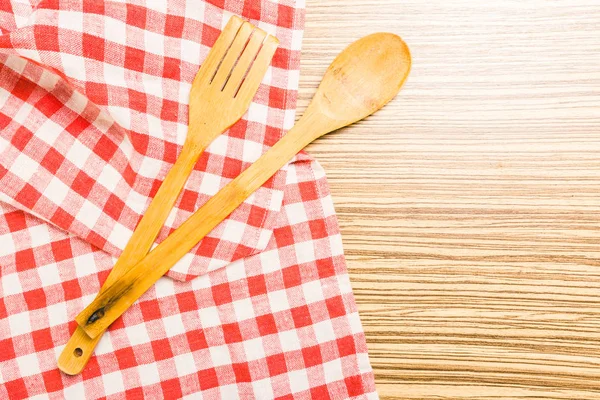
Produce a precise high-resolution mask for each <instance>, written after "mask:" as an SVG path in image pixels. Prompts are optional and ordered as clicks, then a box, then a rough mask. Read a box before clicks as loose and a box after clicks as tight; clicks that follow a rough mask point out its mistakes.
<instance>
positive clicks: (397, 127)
mask: <svg viewBox="0 0 600 400" xmlns="http://www.w3.org/2000/svg"><path fill="white" fill-rule="evenodd" d="M376 31H390V32H394V33H397V34H399V35H400V36H402V37H403V39H404V40H405V41H406V42H407V43H408V45H409V47H410V48H411V51H412V56H413V69H412V73H411V75H410V77H409V79H408V82H407V83H406V85H405V86H404V89H403V90H402V91H401V92H400V95H399V96H398V97H397V98H396V99H395V100H394V101H393V102H392V103H390V104H389V105H388V106H387V107H386V108H384V109H383V110H381V111H380V112H378V113H377V114H375V115H374V116H372V117H370V118H368V119H367V120H365V121H363V122H361V123H359V124H357V125H354V126H352V127H350V128H347V129H344V130H342V131H340V132H338V133H335V134H332V135H329V136H327V137H326V138H324V139H321V140H320V141H319V142H318V143H316V144H314V145H312V146H311V147H310V148H309V151H310V152H311V153H312V154H313V155H314V156H316V157H317V158H318V160H319V161H320V162H321V163H322V165H323V166H324V167H325V170H326V171H327V173H328V178H329V183H330V185H331V190H332V192H333V198H334V201H335V205H336V209H337V212H338V216H339V221H340V225H341V230H342V235H343V240H344V246H345V251H346V255H347V259H348V267H349V270H350V276H351V280H352V284H353V287H354V291H355V294H356V300H357V303H358V308H359V311H360V315H361V318H362V322H363V325H364V328H365V330H366V335H367V343H368V346H369V353H370V357H371V362H372V365H373V368H374V370H375V376H376V382H377V389H378V391H379V394H380V396H381V397H382V398H390V399H391V398H402V399H404V398H411V399H412V398H436V399H440V398H453V399H454V398H468V399H499V398H517V399H520V398H527V399H533V398H552V399H575V398H600V1H588V0H570V1H561V0H559V1H551V2H550V1H532V0H521V1H495V2H489V1H479V0H472V1H466V0H462V1H447V0H432V1H427V2H423V1H415V0H352V1H350V2H349V1H344V0H308V1H307V15H306V31H305V40H304V50H303V61H302V70H301V73H302V78H301V82H300V87H301V89H300V103H299V110H298V111H299V114H300V113H301V112H302V111H303V110H304V108H305V107H306V105H307V102H308V100H309V99H310V98H311V96H312V94H313V93H314V91H315V89H316V86H317V84H318V81H319V80H320V77H321V76H322V74H323V72H324V71H325V69H326V67H327V65H328V64H329V63H330V62H331V60H332V59H333V58H334V56H335V55H336V54H337V53H338V52H339V51H340V50H342V48H343V47H345V46H346V45H347V44H349V43H350V42H352V41H353V40H355V39H358V38H359V37H361V36H364V35H366V34H369V33H372V32H376Z"/></svg>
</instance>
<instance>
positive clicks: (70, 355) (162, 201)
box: [58, 142, 203, 375]
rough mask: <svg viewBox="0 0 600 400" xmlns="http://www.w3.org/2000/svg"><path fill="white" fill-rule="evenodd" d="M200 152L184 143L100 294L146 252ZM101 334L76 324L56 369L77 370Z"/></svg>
mask: <svg viewBox="0 0 600 400" xmlns="http://www.w3.org/2000/svg"><path fill="white" fill-rule="evenodd" d="M202 151H203V148H202V147H201V146H199V145H197V144H195V143H193V142H186V144H184V146H183V148H182V150H181V153H180V154H179V157H178V158H177V161H176V162H175V164H174V165H173V167H171V170H170V171H169V172H168V173H167V176H166V177H165V180H164V181H163V182H162V184H161V185H160V188H159V189H158V192H157V193H156V195H155V196H154V198H153V199H152V201H151V202H150V205H149V206H148V209H147V210H146V212H145V213H144V215H143V216H142V219H141V220H140V222H139V223H138V225H137V227H136V229H135V231H134V232H133V235H132V236H131V238H130V239H129V242H128V243H127V245H126V246H125V249H124V250H123V253H121V256H120V257H119V259H118V260H117V262H116V263H115V265H114V267H113V269H112V270H111V271H110V274H109V275H108V278H107V279H106V281H105V282H104V284H103V285H102V288H101V289H100V293H103V291H104V290H106V288H108V287H110V286H111V285H112V284H113V283H114V282H116V281H117V280H118V279H119V278H120V277H122V276H123V275H124V274H125V273H127V271H129V269H131V267H133V266H134V265H135V264H137V263H138V262H139V261H140V260H142V259H143V258H144V256H146V254H148V251H149V250H150V248H151V247H152V244H153V243H154V240H155V239H156V236H158V233H159V232H160V229H161V228H162V226H163V225H164V223H165V220H166V219H167V217H168V216H169V213H170V211H171V209H172V208H173V205H174V204H175V201H176V200H177V198H178V197H179V193H180V192H181V190H182V189H183V187H184V186H185V183H186V181H187V179H188V177H189V175H190V173H191V172H192V170H193V169H194V165H196V162H197V161H198V158H199V157H200V155H201V154H202ZM101 337H102V335H101V334H100V335H98V336H96V337H95V338H90V337H89V336H88V335H87V334H86V333H85V331H84V330H83V329H81V328H80V327H79V326H77V328H76V329H75V332H73V335H72V336H71V338H70V339H69V341H68V342H67V345H66V347H65V348H64V349H63V351H62V353H61V355H60V357H59V358H58V367H59V369H60V370H61V371H63V372H64V373H66V374H69V375H75V374H78V373H79V372H81V370H82V369H83V368H84V367H85V365H86V364H87V362H88V360H89V358H90V357H91V356H92V354H93V352H94V348H95V347H96V345H97V344H98V342H99V341H100V338H101Z"/></svg>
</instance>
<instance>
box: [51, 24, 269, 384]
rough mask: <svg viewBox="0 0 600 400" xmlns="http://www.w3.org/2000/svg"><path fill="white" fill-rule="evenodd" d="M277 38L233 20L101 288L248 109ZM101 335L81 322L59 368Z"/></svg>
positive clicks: (146, 244) (137, 250)
mask: <svg viewBox="0 0 600 400" xmlns="http://www.w3.org/2000/svg"><path fill="white" fill-rule="evenodd" d="M278 44H279V41H278V40H277V38H275V37H274V36H267V34H266V33H265V32H264V31H262V30H260V29H257V28H255V27H254V26H253V25H251V24H250V23H248V22H244V21H243V20H242V19H241V18H239V17H236V16H234V17H232V18H231V19H230V20H229V22H228V23H227V26H226V27H225V29H224V30H223V32H222V33H221V35H220V36H219V38H218V39H217V41H216V43H215V45H214V46H213V48H212V49H211V50H210V52H209V54H208V56H207V58H206V60H205V61H204V63H203V64H202V67H201V68H200V70H199V71H198V74H197V75H196V77H195V78H194V82H193V84H192V88H191V92H190V104H189V127H188V133H187V137H186V140H185V143H184V145H183V148H182V150H181V154H180V155H179V157H178V158H177V161H176V162H175V165H173V167H172V168H171V170H170V171H169V173H168V174H167V176H166V178H165V180H164V181H163V183H162V185H161V186H160V188H159V189H158V192H157V193H156V196H154V198H153V199H152V202H151V203H150V206H149V207H148V209H147V210H146V213H145V214H144V216H143V217H142V219H141V221H140V222H139V224H138V226H137V228H136V229H135V232H134V233H133V235H132V236H131V239H129V242H128V243H127V246H126V247H125V250H123V253H122V254H121V256H120V257H119V260H118V261H117V263H116V264H115V266H114V267H113V269H112V271H111V272H110V274H109V276H108V278H107V279H106V281H105V282H104V285H103V286H102V289H101V290H100V293H102V292H103V291H104V290H105V289H106V288H108V287H110V286H111V285H112V284H114V283H115V282H116V281H118V280H119V278H121V277H122V276H123V275H124V274H125V273H126V272H127V271H129V269H130V268H131V267H132V266H134V265H135V264H136V263H138V262H139V261H140V260H141V259H142V258H144V256H145V255H146V254H147V253H148V251H149V250H150V248H151V246H152V244H153V243H154V240H155V239H156V236H157V235H158V232H159V231H160V229H161V227H162V226H163V225H164V222H165V220H166V219H167V217H168V215H169V212H170V211H171V208H172V207H173V205H174V204H175V201H176V200H177V198H178V196H179V193H180V192H181V190H182V188H183V187H184V185H185V182H186V181H187V179H188V177H189V175H190V173H191V172H192V170H193V168H194V165H195V164H196V162H197V161H198V158H199V157H200V155H201V154H202V152H203V151H204V149H205V148H206V147H207V146H208V145H209V144H210V143H211V142H212V141H213V140H214V139H215V138H216V137H217V136H218V135H220V134H221V133H222V132H223V131H225V130H226V129H227V128H229V127H230V126H231V125H233V124H234V123H235V122H237V121H238V120H239V119H240V118H241V117H242V116H243V115H244V113H245V112H246V111H247V110H248V107H249V106H250V103H251V101H252V98H253V97H254V95H255V94H256V91H257V90H258V87H259V85H260V82H261V81H262V79H263V77H264V75H265V73H266V72H267V68H268V66H269V64H270V63H271V59H272V58H273V54H274V53H275V49H276V48H277V46H278ZM101 336H102V335H98V336H96V337H95V338H90V337H89V336H88V335H86V333H85V331H84V330H82V329H81V328H79V327H77V329H76V330H75V332H74V333H73V336H71V338H70V339H69V342H68V343H67V345H66V347H65V348H64V350H63V352H62V353H61V355H60V357H59V359H58V368H59V369H60V370H61V371H63V372H64V373H66V374H69V375H75V374H78V373H79V372H81V370H82V369H83V368H84V367H85V365H86V364H87V362H88V360H89V358H90V356H91V355H92V353H93V350H94V348H95V347H96V344H97V343H98V341H99V340H100V337H101Z"/></svg>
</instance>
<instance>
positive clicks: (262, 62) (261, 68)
mask: <svg viewBox="0 0 600 400" xmlns="http://www.w3.org/2000/svg"><path fill="white" fill-rule="evenodd" d="M277 46H279V40H277V38H276V37H275V36H271V35H269V36H268V37H267V38H266V39H265V41H264V43H263V46H262V48H261V49H260V52H259V53H258V56H256V60H255V61H254V63H253V64H252V66H251V67H250V70H249V71H248V75H247V76H246V79H244V82H243V83H242V86H241V87H240V90H239V92H238V93H237V95H236V96H235V97H236V98H240V99H247V98H249V99H252V97H254V94H255V93H256V90H257V89H258V86H259V85H260V82H261V81H262V79H263V77H264V75H265V73H266V72H267V68H269V64H271V59H272V58H273V54H275V50H277Z"/></svg>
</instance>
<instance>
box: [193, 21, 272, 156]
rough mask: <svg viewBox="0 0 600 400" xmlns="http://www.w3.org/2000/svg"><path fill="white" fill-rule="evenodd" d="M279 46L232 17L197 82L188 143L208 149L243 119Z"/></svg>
mask: <svg viewBox="0 0 600 400" xmlns="http://www.w3.org/2000/svg"><path fill="white" fill-rule="evenodd" d="M278 44H279V41H278V40H277V38H275V37H274V36H271V35H267V34H266V33H265V32H264V31H263V30H261V29H258V28H256V27H254V26H253V25H252V24H250V23H249V22H244V21H243V20H242V19H241V18H239V17H236V16H233V17H231V19H230V20H229V22H228V23H227V25H226V26H225V29H224V30H223V32H221V35H220V36H219V37H218V39H217V41H216V42H215V44H214V46H213V47H212V49H211V50H210V52H209V53H208V56H207V57H206V60H205V61H204V63H203V64H202V66H201V67H200V70H199V71H198V74H197V75H196V77H195V78H194V82H193V84H192V89H191V92H190V110H189V129H188V140H192V141H194V142H196V143H199V144H206V145H208V143H210V142H211V141H212V140H213V139H214V138H215V137H216V136H217V135H219V134H220V133H222V132H223V131H224V130H226V129H227V128H229V127H230V126H231V125H233V124H234V123H235V122H237V121H238V120H239V119H240V118H241V117H242V116H243V115H244V113H245V112H246V111H247V110H248V107H250V103H251V101H252V98H253V97H254V95H255V94H256V91H257V90H258V87H259V85H260V82H261V81H262V79H263V77H264V75H265V73H266V72H267V68H268V67H269V64H270V63H271V59H272V58H273V54H274V53H275V50H276V49H277V46H278Z"/></svg>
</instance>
